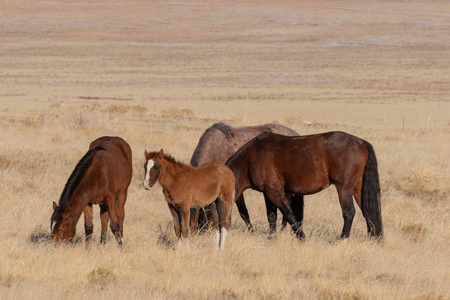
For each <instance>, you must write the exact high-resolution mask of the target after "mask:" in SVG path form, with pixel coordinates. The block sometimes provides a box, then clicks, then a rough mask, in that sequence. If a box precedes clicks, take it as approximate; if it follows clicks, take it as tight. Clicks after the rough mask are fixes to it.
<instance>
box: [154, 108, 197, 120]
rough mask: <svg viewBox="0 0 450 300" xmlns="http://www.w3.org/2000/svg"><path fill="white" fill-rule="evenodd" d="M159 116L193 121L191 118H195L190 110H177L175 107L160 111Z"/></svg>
mask: <svg viewBox="0 0 450 300" xmlns="http://www.w3.org/2000/svg"><path fill="white" fill-rule="evenodd" d="M161 116H163V117H179V118H184V119H193V118H195V113H194V112H193V111H192V110H191V109H187V108H182V109H178V108H175V107H169V108H167V109H165V110H163V111H161Z"/></svg>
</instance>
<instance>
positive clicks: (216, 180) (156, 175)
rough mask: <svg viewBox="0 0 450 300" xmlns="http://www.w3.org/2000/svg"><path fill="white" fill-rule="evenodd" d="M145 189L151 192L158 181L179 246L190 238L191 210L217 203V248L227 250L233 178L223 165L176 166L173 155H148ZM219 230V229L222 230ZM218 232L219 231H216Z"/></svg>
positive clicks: (151, 153)
mask: <svg viewBox="0 0 450 300" xmlns="http://www.w3.org/2000/svg"><path fill="white" fill-rule="evenodd" d="M145 159H146V162H145V164H144V169H145V176H144V182H143V185H144V188H145V189H147V190H149V189H150V188H151V187H152V186H153V185H154V184H155V183H156V182H157V181H159V183H160V184H161V186H162V187H163V193H164V197H165V198H166V201H167V204H168V205H169V209H170V212H171V213H172V216H173V223H174V228H175V234H176V236H177V238H178V245H181V242H182V239H187V238H188V236H189V217H190V208H191V207H201V206H205V205H208V204H211V203H212V202H213V201H215V202H216V207H217V216H218V222H215V223H214V226H215V227H214V228H215V230H216V237H217V240H218V241H217V242H218V247H219V249H220V250H222V249H224V247H225V241H226V238H227V234H228V231H229V230H230V220H229V217H228V216H229V213H230V208H231V204H232V203H233V201H234V175H233V172H231V170H230V169H229V168H228V167H227V166H225V165H224V164H220V163H207V164H203V165H201V166H200V167H198V168H196V167H193V166H189V165H186V164H182V163H180V162H177V161H176V160H175V159H174V158H173V157H171V156H170V155H167V154H164V151H163V149H161V150H160V151H159V152H150V153H148V152H147V151H145ZM219 227H220V228H219ZM217 228H219V229H217Z"/></svg>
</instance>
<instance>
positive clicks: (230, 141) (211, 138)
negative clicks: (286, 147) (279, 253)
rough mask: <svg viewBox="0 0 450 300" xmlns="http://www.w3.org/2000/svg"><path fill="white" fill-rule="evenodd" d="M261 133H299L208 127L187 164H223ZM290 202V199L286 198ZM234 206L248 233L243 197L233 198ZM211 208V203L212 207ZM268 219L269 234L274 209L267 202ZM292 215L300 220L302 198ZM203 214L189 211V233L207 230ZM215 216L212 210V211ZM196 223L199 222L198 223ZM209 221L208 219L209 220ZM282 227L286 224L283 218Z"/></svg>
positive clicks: (269, 127) (273, 224) (269, 126)
mask: <svg viewBox="0 0 450 300" xmlns="http://www.w3.org/2000/svg"><path fill="white" fill-rule="evenodd" d="M263 132H274V133H278V134H282V135H288V136H297V135H298V133H297V132H295V131H294V130H292V129H290V128H288V127H286V126H283V125H279V124H265V125H259V126H243V127H236V126H230V125H228V124H225V123H216V124H214V125H212V126H211V127H209V128H208V129H207V130H206V131H205V132H204V133H203V135H202V136H201V137H200V140H199V141H198V145H197V147H196V148H195V150H194V154H193V155H192V158H191V162H190V164H191V165H192V166H194V167H198V166H200V165H202V164H204V163H210V162H220V163H226V162H227V160H228V159H229V158H230V157H231V156H232V155H233V154H235V153H236V151H238V150H239V149H240V148H241V147H242V146H243V145H245V144H246V143H247V142H248V141H250V140H251V139H252V138H254V137H255V136H257V135H258V134H260V133H263ZM287 197H288V198H289V199H290V198H291V195H287ZM236 204H237V207H238V210H239V214H240V215H241V217H242V219H243V220H244V222H245V223H246V225H247V226H248V228H249V229H251V228H252V224H251V222H250V217H249V214H248V210H247V206H246V205H245V200H244V196H243V195H242V196H241V197H239V198H236ZM212 206H214V203H213V204H212ZM266 208H267V218H268V220H269V226H270V231H271V232H275V231H276V221H277V209H276V207H275V206H274V205H273V204H272V203H271V202H270V201H266ZM292 209H293V211H294V215H295V216H296V217H297V218H298V219H302V218H303V195H298V196H296V200H295V201H293V207H292ZM201 211H202V210H199V209H198V208H195V209H192V210H191V230H192V231H195V230H196V229H197V225H198V226H199V227H200V228H204V227H206V219H207V218H208V217H206V214H204V213H201ZM212 211H213V212H214V211H215V209H214V208H213V209H212ZM205 212H206V213H208V212H209V207H206V208H205ZM197 219H198V221H197ZM209 219H211V216H210V217H209ZM283 224H284V225H285V224H286V220H285V219H284V218H283Z"/></svg>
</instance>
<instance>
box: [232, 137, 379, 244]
mask: <svg viewBox="0 0 450 300" xmlns="http://www.w3.org/2000/svg"><path fill="white" fill-rule="evenodd" d="M226 165H227V166H228V167H230V169H231V170H232V171H233V173H234V175H235V178H236V179H235V180H236V187H235V192H236V198H238V197H240V196H241V195H242V193H243V191H244V190H246V189H247V188H252V189H254V190H257V191H259V192H262V193H263V194H264V196H265V197H266V198H267V199H269V200H270V201H271V202H272V203H273V205H275V206H276V207H277V208H279V209H280V211H281V212H282V213H283V215H284V217H285V218H286V219H287V221H288V222H289V224H290V225H291V226H292V229H293V230H294V232H295V233H296V235H297V237H298V238H300V239H304V237H305V234H304V233H303V230H302V220H297V219H296V217H295V215H293V212H292V209H291V206H290V205H289V203H288V199H286V196H285V192H289V193H292V194H295V195H310V194H315V193H317V192H319V191H322V190H323V189H325V188H327V187H328V186H329V185H331V184H334V185H335V187H336V190H337V193H338V196H339V203H340V205H341V209H342V215H343V218H344V227H343V229H342V233H341V236H340V237H341V238H348V237H349V236H350V229H351V226H352V223H353V217H354V215H355V208H354V205H353V197H354V198H355V200H356V203H357V204H358V206H359V207H360V209H361V211H362V213H363V216H364V218H365V220H366V224H367V230H368V233H369V235H370V236H373V237H376V238H382V235H383V226H382V218H381V203H380V201H381V200H380V198H381V196H380V182H379V177H378V166H377V159H376V156H375V152H374V149H373V147H372V145H371V144H370V143H368V142H367V141H365V140H363V139H360V138H358V137H356V136H353V135H350V134H348V133H345V132H340V131H335V132H326V133H320V134H315V135H307V136H297V137H288V136H283V135H279V134H275V133H262V134H260V135H258V136H257V137H255V138H254V139H252V140H251V141H250V142H248V143H247V144H246V145H245V146H243V147H242V148H241V149H240V150H239V151H238V152H237V153H236V154H235V155H234V156H232V157H231V158H230V159H229V160H228V162H227V163H226Z"/></svg>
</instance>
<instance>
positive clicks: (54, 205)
mask: <svg viewBox="0 0 450 300" xmlns="http://www.w3.org/2000/svg"><path fill="white" fill-rule="evenodd" d="M57 207H58V204H56V203H55V201H53V210H54V211H55V210H56V208H57Z"/></svg>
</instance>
